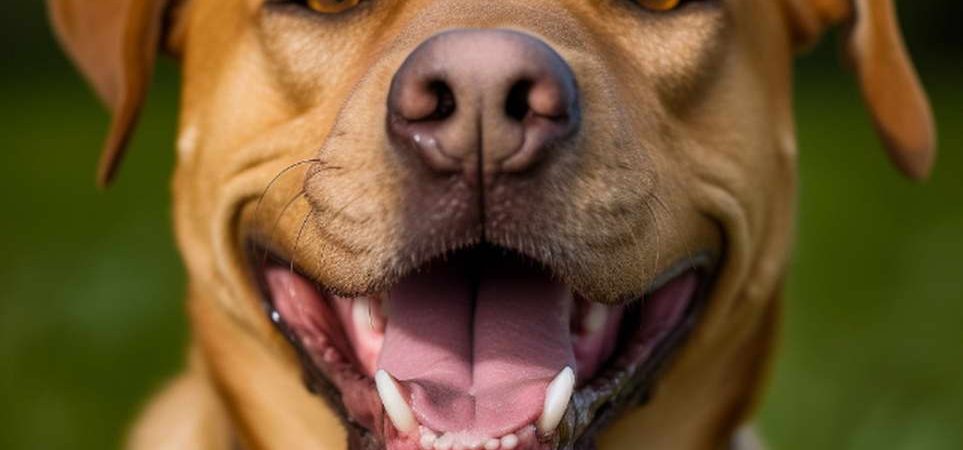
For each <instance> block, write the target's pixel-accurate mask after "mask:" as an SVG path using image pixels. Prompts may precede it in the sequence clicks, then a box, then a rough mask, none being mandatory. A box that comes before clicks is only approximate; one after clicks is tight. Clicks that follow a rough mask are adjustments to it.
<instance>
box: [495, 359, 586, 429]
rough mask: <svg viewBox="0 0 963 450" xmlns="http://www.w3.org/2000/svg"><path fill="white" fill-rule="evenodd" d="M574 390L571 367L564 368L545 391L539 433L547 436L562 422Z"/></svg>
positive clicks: (573, 374)
mask: <svg viewBox="0 0 963 450" xmlns="http://www.w3.org/2000/svg"><path fill="white" fill-rule="evenodd" d="M574 389H575V372H574V371H572V368H571V367H566V368H564V369H562V371H561V372H559V373H558V375H556V376H555V379H554V380H552V382H551V383H549V385H548V389H546V390H545V407H544V409H542V416H541V417H539V418H538V432H539V433H541V434H549V433H551V432H553V431H555V428H557V427H558V424H559V423H561V422H562V417H563V416H564V415H565V409H566V408H568V402H569V401H570V400H571V399H572V391H573V390H574ZM504 445H505V443H504V442H502V446H504Z"/></svg>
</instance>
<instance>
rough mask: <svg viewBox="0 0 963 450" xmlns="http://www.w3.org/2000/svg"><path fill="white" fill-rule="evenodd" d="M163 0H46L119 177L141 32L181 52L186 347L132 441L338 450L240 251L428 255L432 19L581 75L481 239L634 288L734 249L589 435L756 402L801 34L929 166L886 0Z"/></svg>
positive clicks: (343, 265)
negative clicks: (674, 347) (626, 405)
mask: <svg viewBox="0 0 963 450" xmlns="http://www.w3.org/2000/svg"><path fill="white" fill-rule="evenodd" d="M163 4H164V2H159V1H150V2H148V1H142V2H138V1H137V0H112V1H111V2H106V1H105V2H103V4H99V3H98V4H96V5H93V4H91V2H89V1H88V0H51V7H52V11H53V20H54V23H55V25H56V26H57V29H58V32H59V34H60V36H61V39H62V40H63V41H64V43H65V45H66V47H67V49H68V51H69V52H70V53H71V55H72V56H73V57H74V58H75V59H76V60H77V62H78V64H79V66H80V67H81V69H83V70H84V71H85V73H87V74H88V77H89V78H90V80H91V82H92V83H93V84H94V85H95V87H96V89H97V91H98V92H99V93H100V95H101V97H102V98H103V99H104V100H105V102H107V104H108V106H110V107H111V109H112V111H113V112H114V113H115V122H114V125H113V127H112V131H111V135H110V138H109V140H108V144H107V148H106V152H105V156H104V165H103V166H102V167H103V169H102V171H101V179H102V180H104V181H105V182H106V181H108V180H109V178H110V175H111V174H112V173H113V172H114V168H115V167H116V164H117V161H118V159H119V155H120V154H121V152H122V149H123V143H124V142H125V141H126V136H127V135H129V132H130V127H131V126H132V124H133V119H132V117H135V116H136V111H137V109H138V108H139V106H140V101H142V99H143V92H144V89H146V82H147V78H148V77H149V73H150V65H151V64H152V63H153V49H154V48H156V47H157V46H158V42H164V43H166V47H167V48H168V49H169V50H171V51H172V52H173V53H175V54H177V55H179V58H181V60H182V67H183V69H182V70H183V74H184V76H183V94H182V102H181V116H180V124H181V126H180V132H181V136H180V139H179V152H178V161H177V169H176V174H175V177H174V184H173V186H174V187H173V191H174V212H175V222H176V223H175V225H176V231H177V238H178V244H179V247H180V249H181V252H182V254H183V256H184V260H185V262H186V265H187V269H188V273H189V275H190V295H189V299H188V302H189V310H190V318H191V324H192V328H193V341H194V342H193V348H194V350H193V351H192V355H194V356H193V357H192V363H191V364H190V367H189V369H187V372H186V374H184V375H182V376H181V377H180V378H178V380H177V381H175V382H174V383H173V384H172V385H171V386H170V387H169V388H168V389H167V390H166V391H165V392H164V393H163V394H161V395H160V396H159V397H158V399H157V400H156V401H155V403H154V404H152V406H151V407H149V408H148V409H147V410H146V411H145V413H144V415H143V416H142V418H141V419H140V421H139V422H138V425H137V427H136V428H135V431H134V433H133V434H132V437H131V440H130V442H129V444H130V447H131V448H135V449H156V448H211V449H216V448H230V446H231V445H233V444H234V443H238V444H241V445H243V447H244V448H251V449H267V448H278V449H290V448H322V449H337V448H344V447H345V442H346V434H345V430H344V429H343V428H342V426H341V425H340V422H339V419H338V418H337V417H336V415H335V414H334V413H333V412H332V411H331V410H330V409H329V408H328V407H327V406H326V404H325V403H324V402H323V401H321V400H320V399H319V398H318V397H316V396H314V395H312V394H311V393H309V392H308V391H307V390H306V389H305V388H304V386H303V383H302V382H301V374H300V368H299V367H300V366H299V363H298V361H297V359H296V355H295V354H294V351H293V349H292V348H291V347H290V345H289V344H288V343H287V341H285V340H284V339H283V338H282V337H281V336H280V335H279V333H277V332H276V330H275V328H274V327H273V326H272V325H271V324H270V322H269V321H268V320H267V318H266V317H265V315H264V313H263V311H262V309H261V307H260V301H261V299H260V294H259V293H258V292H257V290H256V289H255V287H254V285H253V283H252V282H251V279H252V277H251V274H250V273H249V269H248V267H247V264H246V255H245V252H246V250H247V248H246V247H245V245H246V243H247V239H248V238H251V237H256V238H261V239H264V240H265V241H266V242H267V243H268V245H270V246H271V247H272V248H273V249H274V250H278V251H280V252H282V253H284V254H286V255H292V256H293V257H294V258H295V259H296V260H297V262H298V264H299V265H300V266H301V267H302V268H303V270H305V271H306V272H307V273H308V274H310V275H311V276H313V277H315V278H316V279H317V280H318V281H320V282H321V283H323V284H324V285H325V286H326V287H328V288H331V289H334V290H337V291H340V292H343V293H349V294H350V293H361V292H366V291H371V290H374V289H380V288H383V287H384V286H385V285H387V284H390V283H391V282H393V281H394V280H395V279H396V278H397V277H398V275H399V274H400V273H403V272H404V271H406V270H408V269H410V268H411V267H412V266H414V265H417V264H418V263H420V262H422V261H423V260H424V259H425V258H427V257H430V256H431V255H432V252H433V251H434V250H436V249H434V248H430V247H425V246H424V242H425V240H424V239H419V237H420V236H422V235H424V234H427V233H429V232H438V231H439V230H436V229H433V228H432V226H433V224H432V223H431V221H430V220H426V221H425V223H424V224H423V225H422V228H416V229H414V231H412V232H410V233H402V232H401V230H408V229H409V228H406V227H405V226H404V225H406V224H407V223H408V222H407V221H409V219H410V217H409V216H408V215H407V214H408V213H407V212H405V208H404V205H405V199H406V196H408V195H411V192H412V191H411V190H412V186H411V176H410V174H409V173H407V172H406V171H405V169H404V168H403V167H401V166H400V165H398V164H396V163H395V162H394V161H393V160H392V159H391V157H390V155H389V154H388V153H386V152H385V151H384V148H385V147H386V146H387V144H386V138H385V136H384V127H383V120H384V117H385V95H386V93H387V86H388V83H389V82H390V79H391V76H392V75H393V73H394V71H395V70H396V69H397V68H398V66H399V65H400V63H401V62H402V60H403V59H404V58H405V57H406V55H408V54H409V53H410V52H411V50H412V49H413V48H414V47H415V46H417V45H418V43H420V42H422V41H423V40H424V39H426V38H428V37H429V36H431V35H433V34H435V33H437V32H438V31H441V30H443V29H447V28H453V27H473V28H474V27H496V26H497V27H507V28H513V29H518V30H522V31H525V32H526V33H529V34H533V35H536V36H539V37H540V38H542V39H543V40H544V41H546V42H547V43H548V44H549V45H551V46H552V47H554V48H555V49H556V50H557V51H558V52H559V53H560V54H561V55H562V56H563V57H564V58H565V59H566V60H567V61H568V62H569V64H570V65H571V66H572V68H573V71H574V72H575V74H576V76H577V77H578V82H579V86H580V89H581V91H582V92H581V93H582V96H583V103H584V105H583V108H584V123H583V129H582V132H581V133H580V135H579V137H578V138H576V139H575V140H574V141H573V142H572V143H570V144H569V146H570V148H568V150H571V151H569V152H568V153H566V155H569V156H565V157H562V159H561V160H560V162H559V163H558V164H557V165H556V166H554V167H556V169H553V170H557V171H558V173H551V174H549V175H548V176H547V177H548V179H551V180H554V181H555V183H554V184H551V185H540V184H537V183H536V182H533V183H534V184H533V185H532V186H530V187H529V188H530V189H529V190H527V191H525V192H526V195H527V197H526V200H527V201H528V202H529V206H530V207H529V208H528V211H529V212H528V214H529V215H528V216H526V221H525V223H527V224H529V225H528V227H526V228H517V229H513V230H511V232H503V233H501V234H499V233H498V232H496V233H494V234H493V235H492V236H490V238H491V239H493V240H494V241H495V242H497V243H499V244H502V245H505V246H508V247H512V248H515V249H516V250H518V251H521V252H524V253H528V254H529V255H531V256H533V257H540V258H543V259H551V258H555V259H554V260H553V261H554V262H555V263H556V264H557V269H558V275H559V276H561V277H562V278H563V279H565V281H567V282H568V283H569V284H570V285H572V286H573V287H574V288H575V289H577V290H579V291H580V292H581V293H582V294H584V295H586V296H589V297H591V298H594V299H597V300H600V301H619V300H623V299H625V298H629V297H631V296H634V295H638V294H640V293H641V292H643V291H644V290H645V288H646V286H647V285H648V284H649V283H650V282H651V281H652V278H653V277H654V276H655V275H656V274H658V273H660V272H661V271H662V270H665V268H666V267H667V266H668V265H669V264H672V263H673V262H674V261H677V260H679V259H680V258H682V257H683V256H685V255H686V254H688V253H690V252H693V251H696V250H700V249H710V250H713V251H717V252H718V251H721V250H722V249H723V248H724V251H725V253H724V254H722V256H724V260H723V261H722V263H723V264H722V269H721V273H720V274H719V278H718V282H717V285H716V287H715V290H714V292H713V294H712V296H711V298H710V300H709V303H708V304H709V307H708V311H707V312H706V314H705V316H704V319H703V320H702V323H701V324H700V326H699V327H698V328H697V329H696V331H695V333H694V335H693V336H692V337H691V339H690V340H689V341H688V343H687V344H686V346H685V347H684V348H683V349H682V351H681V353H680V354H679V355H678V357H676V358H675V359H674V361H673V363H672V365H671V367H670V368H669V370H668V371H667V373H666V374H665V375H664V378H663V379H662V380H661V381H660V382H659V384H658V386H657V389H656V391H655V393H654V397H653V398H652V401H651V402H650V403H649V404H648V405H646V406H644V407H641V408H639V409H636V410H633V411H631V412H629V413H628V414H626V415H624V416H623V417H621V418H620V420H618V421H617V422H616V423H615V424H614V425H613V426H612V427H611V428H610V429H609V430H608V431H606V432H605V433H603V435H602V436H601V440H600V448H604V449H627V450H628V449H637V448H657V449H718V448H726V447H727V446H728V445H730V444H731V443H732V442H734V441H733V439H735V438H736V437H735V434H736V430H737V429H739V428H740V426H742V425H743V424H744V422H745V421H746V420H747V418H748V417H749V415H750V414H751V412H752V409H753V405H754V403H755V399H756V398H757V396H758V395H759V392H760V387H761V384H762V381H763V380H764V378H765V373H766V367H767V366H768V361H769V360H770V358H771V347H772V342H773V339H774V335H775V333H776V332H777V329H778V327H777V324H778V317H779V302H778V298H779V296H780V292H781V284H782V283H781V281H782V280H783V279H784V278H785V275H786V269H787V261H788V257H789V252H790V247H791V242H792V234H793V221H794V216H795V206H794V205H795V203H794V202H795V192H796V182H795V180H796V175H795V173H796V143H795V130H794V125H793V116H792V107H791V104H792V99H791V92H792V83H791V79H792V60H793V56H794V53H795V52H796V51H797V50H798V49H800V48H804V47H806V46H808V45H810V44H811V43H812V42H813V41H815V40H816V39H817V38H818V37H819V36H820V35H821V34H822V33H823V32H824V31H825V30H826V29H827V28H829V27H831V26H836V25H843V26H846V27H849V29H851V30H852V32H851V33H850V34H849V36H851V43H850V45H849V46H848V48H849V51H850V55H851V59H852V61H853V62H854V67H855V69H856V73H857V76H858V79H859V80H860V82H861V85H862V88H863V94H864V97H865V98H866V102H867V106H868V107H869V109H870V111H871V113H872V115H873V117H874V119H875V121H876V124H877V128H878V130H879V131H880V133H881V135H882V136H883V138H884V140H885V144H886V147H887V149H888V150H889V152H890V155H891V156H892V158H893V159H894V161H895V162H896V163H897V164H898V166H899V167H900V168H901V169H903V170H904V171H905V172H906V173H907V174H908V175H910V176H912V177H916V178H922V177H925V175H926V174H927V173H928V171H929V169H930V166H931V164H932V161H933V148H932V147H933V142H934V141H933V126H932V117H931V116H930V113H929V106H928V104H927V101H926V98H925V96H924V95H923V93H922V90H921V89H920V88H919V84H918V81H917V80H916V77H915V73H914V72H913V69H912V66H911V65H910V62H909V59H908V57H907V54H906V51H905V48H904V47H903V46H902V43H901V38H900V36H899V32H898V29H897V28H896V25H895V19H894V10H893V7H892V5H891V3H890V1H888V0H858V1H856V2H855V3H849V1H848V0H780V1H772V0H728V1H719V2H701V3H697V4H694V5H693V7H691V8H685V9H682V10H680V11H677V12H674V13H670V14H664V15H657V14H651V13H645V12H642V11H641V10H639V9H637V8H634V7H633V6H632V4H631V2H628V1H624V2H596V1H586V0H527V1H525V0H505V1H497V2H496V1H482V0H478V1H475V0H457V1H456V0H406V1H397V2H388V1H384V2H383V1H379V0H372V1H369V2H364V3H362V5H363V6H361V7H359V9H358V10H354V11H349V12H348V13H346V14H345V15H344V16H339V17H308V16H295V15H290V14H281V13H277V12H271V11H269V10H266V9H265V8H264V5H262V1H261V0H184V1H182V2H175V4H170V5H166V6H167V7H168V8H167V9H166V11H167V14H166V15H163V16H161V8H160V5H163ZM713 5H716V6H713ZM111 8H113V9H111ZM118 11H121V12H126V13H125V14H121V13H118ZM161 23H165V24H166V28H165V30H166V34H164V35H162V34H161V31H160V30H159V29H158V27H157V24H161ZM98 27H103V28H102V30H103V33H99V34H98V33H94V34H91V33H90V30H91V29H101V28H98ZM138 56H139V57H138ZM559 180H565V182H558V181H559ZM302 189H303V191H302ZM452 189H454V190H457V189H464V186H457V185H455V186H452ZM302 193H303V194H304V195H303V196H300V197H299V195H300V194H302ZM262 194H263V195H262ZM259 200H260V202H259ZM459 211H460V210H459V209H458V208H457V207H455V208H453V209H452V210H451V211H450V213H451V214H459ZM495 213H496V214H497V213H498V211H495ZM586 230H589V231H586ZM457 238H458V237H452V239H457ZM462 243H463V244H464V243H467V242H462ZM723 246H724V247H723ZM740 436H742V437H739V438H738V439H737V441H738V442H751V441H752V439H749V438H747V437H745V436H747V435H740ZM746 445H748V444H746Z"/></svg>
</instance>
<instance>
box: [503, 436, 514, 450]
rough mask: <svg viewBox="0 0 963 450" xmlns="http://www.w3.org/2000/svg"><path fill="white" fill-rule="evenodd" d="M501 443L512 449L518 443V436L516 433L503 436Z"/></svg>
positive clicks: (506, 449) (506, 448)
mask: <svg viewBox="0 0 963 450" xmlns="http://www.w3.org/2000/svg"><path fill="white" fill-rule="evenodd" d="M500 444H501V445H502V448H504V449H505V450H512V449H513V448H515V446H517V445H518V436H515V434H514V433H513V434H509V435H505V436H502V439H501V442H500Z"/></svg>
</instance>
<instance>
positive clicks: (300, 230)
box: [288, 209, 314, 274]
mask: <svg viewBox="0 0 963 450" xmlns="http://www.w3.org/2000/svg"><path fill="white" fill-rule="evenodd" d="M312 215H314V210H313V209H310V210H308V212H307V213H305V214H304V220H302V221H301V226H300V227H298V235H297V236H295V238H294V250H293V251H292V252H291V263H290V267H288V270H290V272H291V273H292V274H293V273H294V260H295V259H297V257H298V244H300V243H301V235H302V234H304V227H305V226H306V225H307V224H308V219H310V218H311V216H312Z"/></svg>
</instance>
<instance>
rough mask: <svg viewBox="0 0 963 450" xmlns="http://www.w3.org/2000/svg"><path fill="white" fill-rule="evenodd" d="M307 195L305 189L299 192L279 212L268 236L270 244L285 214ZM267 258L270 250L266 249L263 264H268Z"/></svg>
mask: <svg viewBox="0 0 963 450" xmlns="http://www.w3.org/2000/svg"><path fill="white" fill-rule="evenodd" d="M306 194H307V191H305V190H304V189H301V191H300V192H298V193H297V194H296V195H295V196H294V197H291V199H290V200H288V201H287V203H285V204H284V207H283V208H281V212H279V213H278V215H277V217H276V218H275V219H274V223H273V224H272V225H271V229H270V231H268V234H267V236H268V242H270V240H271V238H273V237H274V233H275V232H276V231H277V228H278V225H280V224H281V219H282V218H284V213H285V212H287V210H288V208H290V207H291V205H293V204H294V202H296V201H297V200H298V199H301V198H305V195H306ZM267 258H268V250H267V249H266V248H265V249H264V254H263V255H262V260H261V261H262V263H266V262H267Z"/></svg>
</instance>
